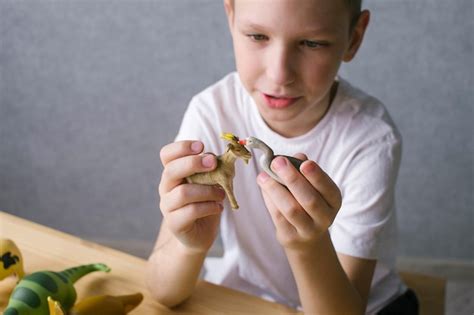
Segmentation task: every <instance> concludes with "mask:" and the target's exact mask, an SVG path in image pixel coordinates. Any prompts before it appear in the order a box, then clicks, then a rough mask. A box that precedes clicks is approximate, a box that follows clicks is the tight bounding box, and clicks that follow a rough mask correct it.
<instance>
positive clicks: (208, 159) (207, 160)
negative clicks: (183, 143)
mask: <svg viewBox="0 0 474 315" xmlns="http://www.w3.org/2000/svg"><path fill="white" fill-rule="evenodd" d="M214 160H215V157H214V156H212V155H205V156H204V157H203V158H202V161H201V162H202V166H204V167H207V168H211V167H213V166H214V164H215V162H214Z"/></svg>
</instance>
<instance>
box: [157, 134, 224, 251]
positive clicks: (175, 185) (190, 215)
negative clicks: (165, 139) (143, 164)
mask: <svg viewBox="0 0 474 315" xmlns="http://www.w3.org/2000/svg"><path fill="white" fill-rule="evenodd" d="M203 149H204V145H203V144H202V142H200V141H179V142H174V143H171V144H168V145H166V146H164V147H163V148H162V149H161V152H160V158H161V162H162V163H163V167H164V170H163V174H162V176H161V181H160V185H159V188H158V191H159V195H160V209H161V212H162V214H163V217H164V223H165V226H163V227H165V228H166V227H167V228H168V229H170V231H171V232H172V233H173V234H174V236H175V237H176V238H177V239H178V240H179V241H180V242H181V244H183V245H184V246H185V247H186V248H187V249H189V250H191V251H193V252H200V253H203V252H207V251H208V250H209V248H210V247H211V245H212V243H213V242H214V239H215V238H216V235H217V230H218V226H219V221H220V214H221V213H222V210H223V206H222V201H223V200H224V197H225V192H224V190H223V189H221V188H220V187H218V186H208V185H199V184H189V183H187V181H186V179H185V178H186V177H187V176H190V175H192V174H194V173H200V172H208V171H212V170H213V169H214V168H215V167H216V165H217V160H216V157H215V156H214V155H212V154H203V155H200V153H201V152H202V150H203Z"/></svg>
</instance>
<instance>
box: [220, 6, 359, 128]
mask: <svg viewBox="0 0 474 315" xmlns="http://www.w3.org/2000/svg"><path fill="white" fill-rule="evenodd" d="M225 7H226V12H227V15H228V19H229V25H230V29H231V33H232V38H233V43H234V50H235V59H236V66H237V71H238V73H239V76H240V78H241V80H242V83H243V84H244V86H245V88H246V89H247V91H248V92H249V93H250V94H251V96H252V98H253V99H254V101H255V102H256V104H257V106H258V109H259V112H260V114H261V115H262V117H263V119H264V120H265V121H266V123H267V124H268V125H269V126H270V127H271V128H272V129H273V130H274V131H276V132H278V133H280V134H281V135H283V136H286V137H293V136H298V135H301V134H303V133H305V132H307V131H309V130H310V129H311V128H313V127H314V126H315V124H317V122H318V121H319V120H320V119H321V118H322V116H324V113H325V112H326V110H327V107H328V105H329V96H330V90H331V86H332V85H333V83H334V78H335V76H336V74H337V71H338V69H339V66H340V64H341V62H342V61H349V60H350V59H352V57H353V55H354V54H355V51H356V50H357V48H358V44H359V43H358V42H357V40H354V36H351V35H352V33H351V32H350V20H351V17H350V12H349V9H348V8H346V6H345V3H344V1H343V0H236V1H235V3H234V5H232V3H231V1H228V0H226V1H225ZM367 22H368V19H367ZM365 26H366V25H365ZM364 30H365V27H364ZM362 34H363V32H362Z"/></svg>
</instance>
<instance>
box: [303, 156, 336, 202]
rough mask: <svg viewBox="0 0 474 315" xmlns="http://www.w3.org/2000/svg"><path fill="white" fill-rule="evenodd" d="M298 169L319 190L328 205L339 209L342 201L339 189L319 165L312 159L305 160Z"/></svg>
mask: <svg viewBox="0 0 474 315" xmlns="http://www.w3.org/2000/svg"><path fill="white" fill-rule="evenodd" d="M300 169H301V172H302V173H303V175H304V176H305V178H306V179H307V180H308V181H309V182H310V183H311V185H313V187H314V188H316V190H317V191H319V192H320V194H321V196H322V198H324V200H326V202H327V203H328V204H329V206H330V207H331V208H333V209H335V210H339V208H340V207H341V203H342V196H341V191H340V190H339V188H338V187H337V185H336V184H335V183H334V181H333V180H332V179H331V178H330V177H329V176H328V175H327V174H326V173H325V172H324V171H323V170H322V169H321V167H319V165H318V164H316V163H315V162H314V161H306V162H304V163H303V164H302V165H301V167H300Z"/></svg>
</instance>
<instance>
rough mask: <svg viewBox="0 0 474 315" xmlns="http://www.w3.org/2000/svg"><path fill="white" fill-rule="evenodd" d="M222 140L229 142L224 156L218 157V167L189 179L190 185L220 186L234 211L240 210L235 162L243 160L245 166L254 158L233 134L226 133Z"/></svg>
mask: <svg viewBox="0 0 474 315" xmlns="http://www.w3.org/2000/svg"><path fill="white" fill-rule="evenodd" d="M221 138H222V139H224V140H227V141H229V142H230V143H229V144H228V145H227V150H226V152H225V153H224V154H222V155H219V156H217V166H216V168H215V169H214V170H212V171H210V172H205V173H196V174H193V175H191V176H188V177H187V180H188V182H189V183H194V184H204V185H216V184H218V185H220V186H221V187H222V188H223V189H224V191H225V193H226V195H227V198H229V201H230V206H231V207H232V209H238V208H239V204H238V203H237V200H236V199H235V196H234V188H233V179H234V176H235V165H234V164H235V160H236V159H237V158H241V159H242V160H243V161H244V162H245V164H247V163H248V161H249V160H250V159H251V158H252V154H251V153H250V151H249V150H247V149H246V148H245V147H244V146H243V145H241V144H240V143H239V138H237V137H236V136H234V135H233V134H231V133H224V134H222V135H221Z"/></svg>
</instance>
